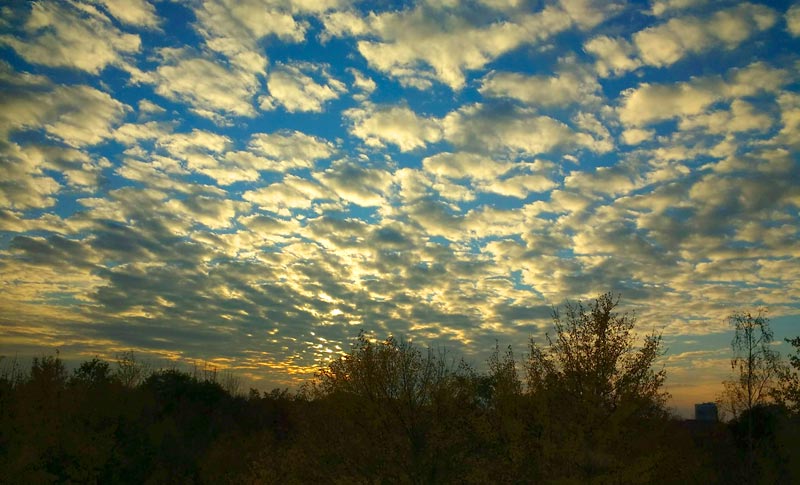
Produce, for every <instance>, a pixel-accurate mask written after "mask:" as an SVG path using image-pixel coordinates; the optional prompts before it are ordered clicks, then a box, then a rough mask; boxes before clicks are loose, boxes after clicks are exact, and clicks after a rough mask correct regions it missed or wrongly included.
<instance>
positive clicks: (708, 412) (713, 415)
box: [694, 402, 719, 421]
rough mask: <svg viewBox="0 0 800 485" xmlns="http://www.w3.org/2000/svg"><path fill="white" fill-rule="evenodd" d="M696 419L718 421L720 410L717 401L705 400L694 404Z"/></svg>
mask: <svg viewBox="0 0 800 485" xmlns="http://www.w3.org/2000/svg"><path fill="white" fill-rule="evenodd" d="M694 419H695V420H696V421H718V420H719V412H718V411H717V403H713V402H704V403H700V404H695V405H694Z"/></svg>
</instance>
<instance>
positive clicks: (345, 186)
mask: <svg viewBox="0 0 800 485" xmlns="http://www.w3.org/2000/svg"><path fill="white" fill-rule="evenodd" d="M314 177H316V178H317V179H318V180H319V181H320V183H321V184H322V185H324V186H326V187H327V188H328V189H330V191H331V192H332V193H335V194H336V195H337V196H339V197H340V198H342V199H344V200H345V201H347V202H351V203H353V204H357V205H360V206H362V207H372V206H379V205H382V204H383V203H384V201H385V197H386V196H387V195H388V189H389V186H390V185H391V183H392V177H391V175H390V174H389V173H388V172H386V171H385V170H381V169H378V168H371V167H365V166H363V165H361V164H359V163H357V162H353V161H349V160H344V159H343V160H337V161H335V162H334V163H333V164H331V166H330V168H328V169H326V170H325V171H324V172H322V173H316V174H314Z"/></svg>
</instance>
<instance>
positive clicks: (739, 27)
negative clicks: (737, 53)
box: [633, 3, 777, 67]
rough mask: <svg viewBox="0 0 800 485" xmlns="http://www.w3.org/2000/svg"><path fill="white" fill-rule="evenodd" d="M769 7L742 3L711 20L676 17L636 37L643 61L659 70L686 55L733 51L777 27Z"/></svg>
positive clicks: (719, 13) (723, 11) (717, 14)
mask: <svg viewBox="0 0 800 485" xmlns="http://www.w3.org/2000/svg"><path fill="white" fill-rule="evenodd" d="M776 19H777V16H776V15H775V12H774V11H773V10H772V9H770V8H769V7H765V6H763V5H754V4H751V3H743V4H741V5H737V6H736V7H733V8H730V9H726V10H720V11H718V12H716V13H714V14H713V15H712V16H711V17H710V18H708V19H699V18H697V17H682V18H673V19H670V20H669V21H667V22H666V23H665V24H662V25H659V26H656V27H650V28H648V29H645V30H643V31H640V32H637V33H636V34H634V36H633V41H634V44H635V45H636V48H637V49H638V51H639V55H640V57H641V59H642V61H643V62H644V63H646V64H650V65H653V66H657V67H662V66H669V65H671V64H674V63H675V62H677V61H678V60H680V59H681V58H683V57H684V56H686V55H687V54H697V53H699V52H702V51H705V50H708V49H710V48H712V47H714V46H716V45H721V46H723V47H725V48H726V49H732V48H734V47H736V46H738V45H739V44H741V43H742V42H743V41H744V40H745V39H747V38H749V37H750V36H751V35H754V34H755V33H756V32H758V31H762V30H766V29H768V28H770V27H772V26H773V25H774V24H775V21H776Z"/></svg>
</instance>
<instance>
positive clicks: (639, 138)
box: [622, 128, 656, 145]
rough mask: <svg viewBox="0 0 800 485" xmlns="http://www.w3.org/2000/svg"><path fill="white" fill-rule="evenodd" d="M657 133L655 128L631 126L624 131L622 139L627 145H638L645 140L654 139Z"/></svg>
mask: <svg viewBox="0 0 800 485" xmlns="http://www.w3.org/2000/svg"><path fill="white" fill-rule="evenodd" d="M655 135H656V132H655V130H643V129H641V128H629V129H627V130H625V131H623V132H622V141H623V142H624V143H625V144H626V145H638V144H640V143H642V142H643V141H645V140H652V139H653V138H654V137H655Z"/></svg>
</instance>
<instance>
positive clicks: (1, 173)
mask: <svg viewBox="0 0 800 485" xmlns="http://www.w3.org/2000/svg"><path fill="white" fill-rule="evenodd" d="M31 152H33V153H31ZM35 152H36V150H30V149H24V148H22V147H20V146H19V145H17V144H15V143H6V142H0V153H2V156H3V163H2V164H0V207H2V208H7V209H16V210H25V209H29V208H45V207H51V206H52V205H54V204H55V202H56V197H55V196H56V195H57V194H58V191H59V190H60V189H61V185H60V184H59V183H58V182H57V181H56V180H55V179H53V178H52V177H50V176H48V175H45V173H44V172H43V170H42V169H43V168H44V166H43V165H44V164H43V160H42V159H41V157H40V156H36V155H37V154H36V153H35Z"/></svg>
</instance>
